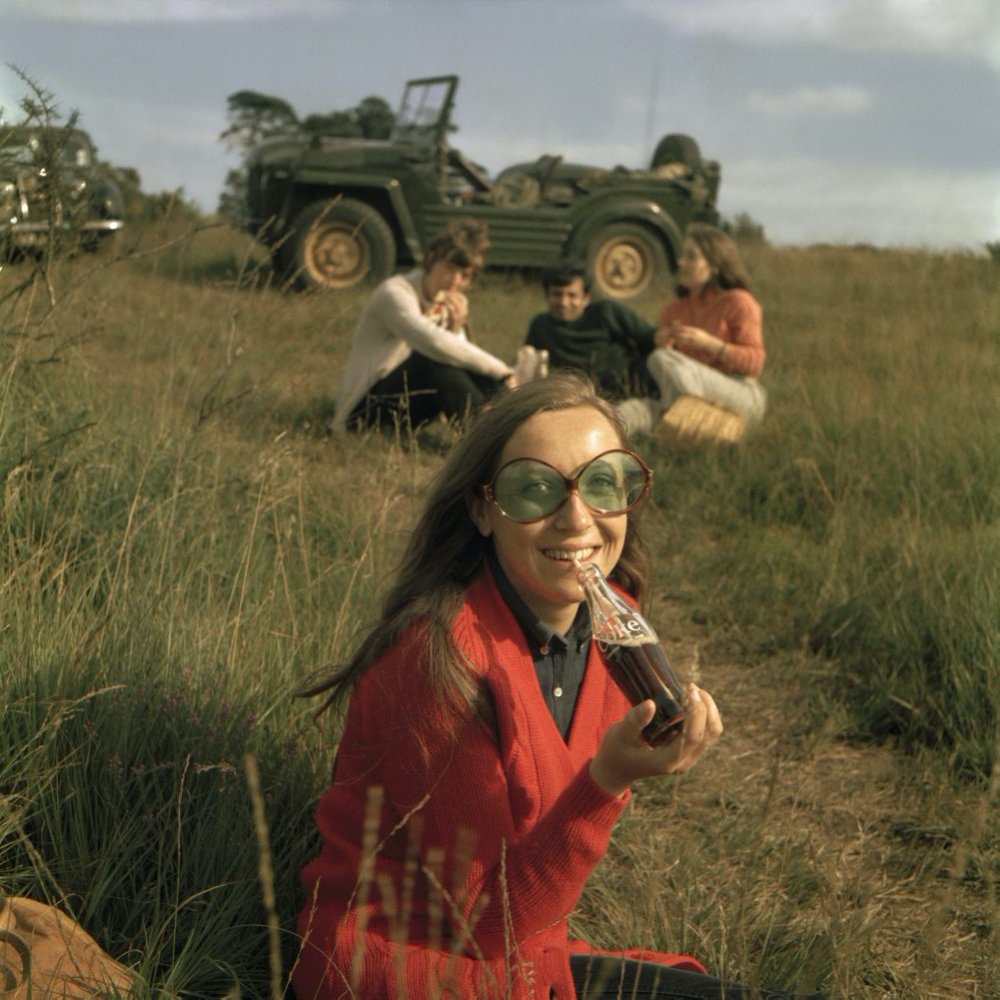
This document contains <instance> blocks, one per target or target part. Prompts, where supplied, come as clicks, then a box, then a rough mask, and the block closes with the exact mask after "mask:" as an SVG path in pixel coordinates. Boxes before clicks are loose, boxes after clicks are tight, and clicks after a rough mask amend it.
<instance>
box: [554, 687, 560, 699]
mask: <svg viewBox="0 0 1000 1000" xmlns="http://www.w3.org/2000/svg"><path fill="white" fill-rule="evenodd" d="M552 693H553V694H554V695H555V696H556V697H557V698H561V697H562V688H553V689H552Z"/></svg>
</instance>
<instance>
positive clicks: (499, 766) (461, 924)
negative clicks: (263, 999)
mask: <svg viewBox="0 0 1000 1000" xmlns="http://www.w3.org/2000/svg"><path fill="white" fill-rule="evenodd" d="M453 635H454V638H455V640H456V642H457V644H458V646H459V648H460V649H461V651H462V653H463V654H464V655H465V656H466V657H467V658H468V660H469V662H470V663H472V664H475V665H476V666H475V669H476V670H477V671H478V672H479V675H480V680H481V683H482V684H483V685H484V686H485V688H486V690H487V691H488V693H489V695H490V697H491V699H492V703H493V707H494V710H495V714H496V728H495V730H494V731H489V730H488V729H487V728H486V727H485V726H484V725H483V724H482V723H480V722H477V721H475V720H473V719H463V720H461V721H459V722H457V723H456V722H455V720H454V718H451V719H449V718H448V717H447V716H446V715H445V713H444V711H443V710H442V708H441V706H440V704H439V703H438V699H435V697H434V695H433V694H432V692H431V691H429V690H428V685H427V683H426V681H425V677H424V671H423V670H422V669H421V664H420V660H421V656H422V655H423V647H422V643H421V641H420V638H419V632H418V630H412V631H411V632H410V633H409V634H408V635H407V636H406V637H405V638H404V639H403V640H402V641H401V642H399V643H397V644H396V645H395V646H394V647H393V648H392V649H390V650H388V651H387V652H386V653H385V654H384V655H383V656H382V657H381V658H380V659H379V660H378V661H377V662H376V663H375V664H373V665H372V667H371V668H370V669H369V670H368V671H366V673H365V674H364V675H363V677H362V679H361V681H360V682H359V684H358V687H357V688H356V690H355V692H354V693H353V696H352V699H351V703H350V707H349V709H348V715H347V721H346V725H345V729H344V734H343V737H342V740H341V743H340V747H339V750H338V755H337V760H336V763H335V770H334V782H333V784H332V785H331V786H330V788H329V789H328V790H327V791H326V792H325V793H324V795H323V796H322V798H321V799H320V802H319V805H318V808H317V812H316V819H317V824H318V826H319V829H320V832H321V834H322V837H323V844H322V848H321V851H320V853H319V855H318V856H317V857H316V858H315V859H313V860H312V861H310V862H309V863H308V864H307V865H306V866H305V868H304V869H303V871H302V883H303V886H304V887H305V890H306V896H307V898H306V902H305V905H304V906H303V909H302V911H301V913H300V915H299V932H300V934H301V936H302V939H303V945H302V950H301V952H300V955H299V959H298V962H297V964H296V967H295V969H294V971H293V981H294V985H295V992H296V996H297V997H299V998H300V1000H306V998H309V1000H313V998H323V1000H328V998H334V997H338V998H339V997H359V998H364V1000H373V998H381V997H393V998H395V997H397V996H399V997H405V998H406V1000H436V998H441V997H456V998H466V997H477V998H490V997H498V998H499V997H505V998H506V997H511V998H524V1000H528V998H536V997H537V998H545V1000H549V998H550V997H557V998H564V1000H568V998H571V997H573V996H574V990H573V984H572V978H571V976H570V970H569V954H570V951H590V950H593V949H591V948H590V946H589V945H588V944H586V943H585V942H579V941H574V942H572V943H571V942H570V941H568V940H567V923H566V921H567V916H568V914H569V913H570V911H571V910H572V909H573V907H574V906H575V905H576V902H577V899H578V897H579V895H580V892H581V890H582V888H583V884H584V882H585V881H586V879H587V877H588V876H589V875H590V872H591V871H592V870H593V868H594V866H595V865H596V864H597V862H598V861H599V860H600V858H601V856H602V855H603V854H604V852H605V850H606V848H607V846H608V838H609V836H610V833H611V828H612V826H613V824H614V822H615V820H616V819H617V817H618V816H619V814H620V813H621V811H622V809H623V808H624V807H625V804H626V802H627V801H628V793H627V792H626V793H625V795H623V796H621V797H620V798H615V797H613V796H610V795H608V794H607V793H606V792H605V791H603V790H602V789H601V788H600V787H599V786H598V785H596V784H595V783H594V781H593V780H592V779H591V777H590V774H589V771H588V764H589V762H590V760H591V758H592V757H593V754H594V752H595V751H596V749H597V747H598V745H599V743H600V740H601V737H602V735H603V733H604V731H605V729H606V728H607V727H608V726H609V725H610V724H611V723H612V722H615V721H617V720H618V719H620V718H621V716H622V715H623V714H624V713H625V711H626V710H627V709H628V702H627V701H626V699H625V697H624V696H623V695H622V694H621V692H620V691H619V690H618V688H617V687H615V685H614V684H613V683H612V681H611V678H610V676H609V674H608V672H607V670H606V669H605V668H604V666H603V665H602V663H601V661H600V653H599V651H598V647H597V644H596V643H592V644H591V651H590V656H589V659H588V661H587V665H586V670H585V674H584V679H583V684H582V686H581V688H580V692H579V696H578V700H577V704H576V708H575V711H574V715H573V722H572V725H571V727H570V731H569V734H568V739H567V740H564V739H563V737H562V736H561V735H560V733H559V731H558V729H557V728H556V725H555V723H554V721H553V719H552V716H551V714H550V713H549V711H548V709H547V707H546V705H545V702H544V700H543V697H542V693H541V690H540V688H539V684H538V679H537V676H536V673H535V668H534V664H533V662H532V659H531V655H530V652H529V650H528V647H527V644H526V642H525V639H524V635H523V633H522V631H521V629H520V627H519V625H518V624H517V622H516V621H515V619H514V616H513V614H512V613H511V611H510V609H509V608H508V607H507V605H506V603H505V602H504V600H503V598H502V597H501V596H500V594H499V592H498V591H497V589H496V586H495V584H494V582H493V580H492V578H491V577H490V575H489V573H488V571H485V570H484V572H483V573H482V575H481V576H480V577H479V578H478V579H477V580H476V581H475V582H474V583H473V585H472V586H471V588H470V589H469V591H468V593H467V595H466V598H465V601H464V603H463V606H462V608H461V610H460V612H459V614H458V617H457V619H456V622H455V626H454V632H453ZM421 747H422V748H423V749H422V750H421V749H420V748H421ZM626 954H629V955H631V956H633V957H642V958H649V959H651V960H654V961H660V962H664V963H669V964H675V965H680V966H681V967H684V968H688V969H692V970H698V971H704V967H703V966H702V965H701V963H700V962H698V961H697V960H696V959H693V958H691V957H690V956H685V955H677V954H672V953H657V952H651V951H645V950H644V951H641V952H639V951H635V952H626Z"/></svg>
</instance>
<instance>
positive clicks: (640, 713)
mask: <svg viewBox="0 0 1000 1000" xmlns="http://www.w3.org/2000/svg"><path fill="white" fill-rule="evenodd" d="M655 712H656V706H655V705H654V704H653V702H652V701H643V702H640V703H639V704H638V705H636V706H635V707H634V708H631V709H629V711H628V712H627V713H626V714H625V716H624V717H623V718H622V719H621V720H620V721H618V722H615V723H613V724H612V725H610V726H608V729H607V732H605V734H604V739H603V740H602V741H601V745H600V747H598V749H597V753H596V754H595V755H594V759H593V760H592V761H591V762H590V776H591V777H592V778H593V779H594V781H595V782H596V783H597V784H598V785H600V786H601V788H603V789H604V790H605V791H606V792H608V794H610V795H621V794H622V792H624V791H625V789H626V788H628V787H629V785H631V784H632V782H633V781H636V780H637V779H638V778H648V777H651V776H653V775H656V774H675V773H676V772H678V771H686V770H688V768H690V767H692V766H693V765H694V763H695V761H696V760H697V759H698V758H699V757H700V756H701V755H702V754H703V753H704V752H705V751H706V750H707V749H708V748H709V747H710V746H711V745H712V744H713V743H714V742H715V741H716V740H717V739H718V738H719V737H720V736H721V735H722V718H721V716H720V715H719V710H718V708H716V705H715V702H714V701H713V700H712V696H711V695H710V694H709V693H708V692H707V691H702V690H701V689H700V688H698V687H695V685H694V684H689V685H688V690H687V700H686V713H685V718H684V727H683V729H682V730H681V733H680V736H678V737H676V738H675V739H673V740H671V741H670V742H669V743H665V744H663V745H662V746H658V747H651V746H650V745H649V744H648V743H647V742H646V741H645V740H644V739H643V738H642V730H643V729H644V728H645V727H646V726H647V725H648V724H649V722H650V721H651V720H652V718H653V715H654V713H655Z"/></svg>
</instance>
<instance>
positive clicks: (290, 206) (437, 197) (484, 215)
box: [245, 76, 720, 299]
mask: <svg viewBox="0 0 1000 1000" xmlns="http://www.w3.org/2000/svg"><path fill="white" fill-rule="evenodd" d="M457 86H458V77H456V76H440V77H430V78H427V79H420V80H411V81H410V82H409V83H408V84H407V86H406V90H405V93H404V96H403V101H402V104H401V107H400V111H399V115H398V117H397V119H396V125H395V129H394V131H393V133H392V135H391V136H390V138H389V139H387V140H379V141H376V140H371V139H344V138H335V137H328V136H315V135H314V136H308V135H304V134H301V133H300V134H294V135H289V136H287V137H282V138H275V139H270V140H268V141H266V142H264V143H262V144H261V145H259V146H257V147H256V148H255V149H253V150H252V151H251V152H250V154H249V156H248V158H247V163H246V166H247V182H248V188H247V215H246V219H245V227H246V229H247V231H248V232H250V233H251V234H252V235H253V236H255V237H256V238H257V239H258V240H260V241H261V242H263V243H264V244H266V245H267V246H268V247H269V248H270V250H271V253H272V257H273V259H274V262H275V265H276V267H277V269H278V271H279V273H281V274H283V275H285V276H287V277H288V278H290V279H291V280H293V281H294V282H295V283H296V284H297V285H298V286H299V287H302V288H350V287H352V286H354V285H357V284H360V283H361V282H363V281H379V280H381V279H382V278H384V277H386V276H387V275H389V274H391V273H392V272H393V270H394V269H395V268H396V267H397V265H406V264H412V263H413V262H415V261H419V260H420V258H421V256H422V252H423V248H424V246H425V245H426V243H427V240H428V239H429V237H430V236H432V235H433V234H434V233H435V232H437V231H438V230H439V229H441V228H442V226H444V225H445V224H447V223H448V222H449V221H450V220H452V219H455V218H457V217H463V216H473V217H475V218H479V219H483V220H485V221H486V222H487V223H488V224H489V232H490V242H491V248H490V252H489V256H488V263H489V266H491V267H519V268H524V267H544V266H545V265H548V264H551V263H553V262H555V261H556V260H558V259H560V258H562V257H574V258H579V259H581V260H584V261H586V263H587V264H588V265H589V267H590V269H591V271H592V273H593V276H594V282H595V286H596V287H595V291H596V292H597V293H598V294H603V295H606V296H611V297H614V298H620V299H626V298H631V297H633V296H635V295H639V294H640V293H642V292H643V291H645V290H646V289H647V288H649V287H650V285H651V284H653V283H654V282H655V283H657V284H660V285H665V284H666V283H667V280H668V277H669V274H670V272H671V271H672V270H673V269H674V267H675V264H676V260H677V257H678V255H679V253H680V244H681V241H682V237H683V232H684V229H685V227H686V226H687V224H688V223H689V222H690V221H692V220H694V219H698V220H705V221H709V222H717V221H718V218H719V217H718V213H717V211H716V208H715V204H716V198H717V196H718V191H719V180H720V170H719V165H718V163H716V162H715V161H706V160H704V159H702V156H701V153H700V151H699V149H698V145H697V143H696V142H695V141H694V139H692V138H691V137H690V136H685V135H668V136H665V137H664V138H663V140H661V142H660V144H659V146H658V147H657V150H656V153H655V154H654V156H653V161H652V163H651V164H650V166H649V168H648V169H643V170H629V169H626V168H624V167H615V168H613V169H602V168H599V167H592V166H586V165H583V164H572V163H565V162H563V158H562V157H561V156H554V155H547V156H542V157H539V159H538V160H536V161H534V162H532V163H523V164H518V165H516V166H513V167H508V168H507V169H506V170H504V171H502V172H501V173H500V174H498V175H497V177H496V178H495V179H491V178H490V177H489V176H488V175H487V173H486V172H485V171H484V170H483V169H482V168H481V167H480V166H478V165H477V164H475V163H473V162H472V161H471V160H468V159H466V157H464V156H463V155H462V154H461V153H460V152H459V151H458V150H457V149H453V148H452V147H451V146H450V145H449V143H448V141H447V140H448V133H449V126H450V122H451V111H452V107H453V104H454V96H455V90H456V88H457Z"/></svg>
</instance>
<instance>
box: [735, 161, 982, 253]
mask: <svg viewBox="0 0 1000 1000" xmlns="http://www.w3.org/2000/svg"><path fill="white" fill-rule="evenodd" d="M721 210H722V212H723V214H724V215H727V216H731V215H735V214H736V213H737V212H744V211H745V212H749V213H750V215H751V216H752V217H753V218H754V219H756V220H757V221H759V222H760V223H762V224H763V226H764V229H765V232H766V233H767V235H768V237H769V238H770V239H772V240H773V241H774V242H776V243H811V242H829V243H857V242H867V243H874V244H878V245H901V246H903V245H905V246H927V247H933V248H946V247H959V246H962V247H972V248H981V247H982V245H983V244H984V243H985V242H987V241H988V240H995V239H997V238H998V236H1000V170H997V169H994V170H984V171H968V170H966V171H963V170H929V169H921V168H918V167H878V166H873V165H871V164H855V165H853V166H851V165H838V164H831V163H826V162H822V161H819V160H812V159H805V158H799V159H784V160H764V159H759V160H758V159H753V160H742V161H734V162H730V163H727V164H726V169H725V177H724V182H723V185H722V205H721Z"/></svg>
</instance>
